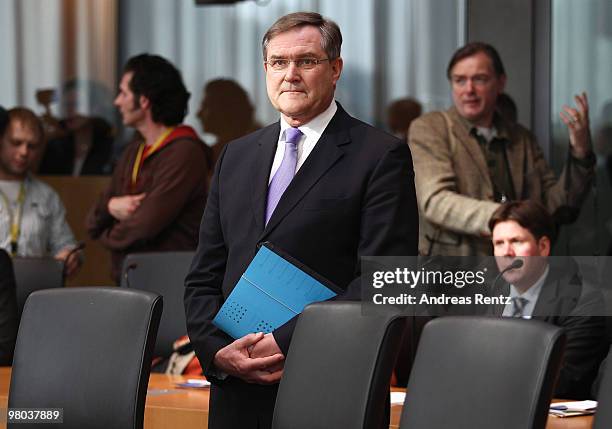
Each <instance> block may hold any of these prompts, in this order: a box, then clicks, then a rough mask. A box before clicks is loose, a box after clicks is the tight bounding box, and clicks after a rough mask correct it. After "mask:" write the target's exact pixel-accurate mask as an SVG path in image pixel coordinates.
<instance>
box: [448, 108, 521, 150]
mask: <svg viewBox="0 0 612 429" xmlns="http://www.w3.org/2000/svg"><path fill="white" fill-rule="evenodd" d="M449 111H450V112H452V113H453V114H455V115H456V117H457V118H458V119H459V123H460V124H461V126H463V128H465V130H466V131H467V132H468V133H470V132H471V130H472V129H477V128H478V127H476V126H475V125H474V124H473V123H472V122H470V121H468V120H467V119H465V118H464V117H463V116H461V115H460V114H459V111H458V110H457V108H456V107H455V106H452V107H451V108H450V109H449ZM492 128H494V129H495V130H496V135H494V136H493V137H497V138H500V139H504V140H508V141H510V142H511V141H512V139H511V138H510V132H509V128H508V124H507V123H506V121H504V119H503V118H502V117H501V116H500V115H499V114H498V113H497V112H495V113H493V124H492Z"/></svg>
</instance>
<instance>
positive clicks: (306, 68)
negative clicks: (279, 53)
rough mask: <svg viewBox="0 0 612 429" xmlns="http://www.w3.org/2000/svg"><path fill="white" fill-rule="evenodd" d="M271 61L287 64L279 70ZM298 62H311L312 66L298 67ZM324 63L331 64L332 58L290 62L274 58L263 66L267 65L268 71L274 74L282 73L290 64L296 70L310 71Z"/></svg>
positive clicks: (302, 65)
mask: <svg viewBox="0 0 612 429" xmlns="http://www.w3.org/2000/svg"><path fill="white" fill-rule="evenodd" d="M273 61H287V64H286V65H285V66H283V67H281V68H276V67H275V66H274V65H273V64H272V62H273ZM300 61H312V62H313V64H312V66H305V65H304V64H301V65H300ZM325 61H330V62H331V61H332V58H321V59H319V58H298V59H297V60H290V59H287V58H274V59H272V60H268V61H264V64H266V65H268V66H269V67H270V69H271V70H272V71H274V72H282V71H285V70H287V69H288V68H289V65H290V64H291V63H293V64H295V67H296V68H297V69H298V70H312V69H314V68H315V67H317V66H318V65H319V64H321V63H323V62H325Z"/></svg>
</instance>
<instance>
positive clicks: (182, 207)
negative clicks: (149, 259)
mask: <svg viewBox="0 0 612 429" xmlns="http://www.w3.org/2000/svg"><path fill="white" fill-rule="evenodd" d="M181 128H183V127H181ZM184 128H187V127H184ZM182 134H183V136H178V137H177V138H175V139H172V134H171V137H170V138H171V140H170V141H169V142H168V144H166V145H165V146H163V147H162V148H160V149H159V150H158V151H157V152H155V153H153V154H152V155H151V156H150V157H148V158H146V159H145V161H144V163H143V164H142V167H141V168H140V171H139V174H138V180H137V182H136V183H135V185H134V186H132V184H131V177H132V169H133V165H134V161H135V159H136V154H137V152H138V147H139V145H140V143H141V141H134V142H132V143H130V144H129V145H128V147H127V148H126V149H125V151H124V153H123V155H122V156H121V159H120V160H119V162H118V164H117V166H116V167H115V171H114V174H113V178H112V181H111V184H110V186H109V187H108V189H106V191H105V192H104V193H102V195H100V198H99V200H98V202H97V203H96V204H95V205H94V207H92V209H91V210H90V212H89V215H88V216H87V230H88V232H89V235H90V237H91V238H93V239H97V240H100V242H101V243H102V244H103V245H104V246H105V247H107V248H108V249H109V250H110V251H111V253H112V277H113V279H114V280H115V281H116V282H117V283H119V280H120V278H119V277H120V274H121V265H122V263H123V258H124V257H125V255H127V254H128V253H135V252H154V251H173V250H194V249H195V248H196V246H197V244H198V230H199V226H200V220H201V219H202V213H203V211H204V205H205V204H206V196H207V188H208V186H207V183H208V182H207V177H208V172H209V170H210V168H211V166H210V162H211V161H210V156H209V153H210V152H209V149H208V147H207V146H205V144H204V143H203V142H202V141H201V140H199V139H198V138H197V135H196V134H195V132H193V135H192V136H185V134H189V133H182ZM143 192H144V193H146V196H145V198H144V199H143V200H142V203H141V205H140V207H138V209H136V211H135V212H134V214H133V215H132V216H131V217H130V218H129V219H127V220H124V221H119V220H117V219H115V218H114V217H112V216H111V214H110V213H109V212H108V208H107V206H108V200H109V199H110V198H112V197H116V196H122V195H135V194H140V193H143Z"/></svg>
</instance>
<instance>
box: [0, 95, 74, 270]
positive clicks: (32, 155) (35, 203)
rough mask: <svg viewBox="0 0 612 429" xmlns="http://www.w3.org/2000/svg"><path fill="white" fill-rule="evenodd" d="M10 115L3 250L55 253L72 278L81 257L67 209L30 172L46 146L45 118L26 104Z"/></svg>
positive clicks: (3, 162) (0, 221)
mask: <svg viewBox="0 0 612 429" xmlns="http://www.w3.org/2000/svg"><path fill="white" fill-rule="evenodd" d="M8 117H9V123H8V126H7V128H6V130H5V131H4V133H3V135H2V136H0V137H1V138H0V197H1V200H2V201H1V203H2V206H1V207H2V209H1V210H0V248H2V249H5V250H6V251H7V252H9V253H10V254H11V255H13V256H24V257H29V256H38V257H40V256H53V257H55V258H56V259H58V260H60V261H62V262H64V264H65V267H66V268H65V272H66V274H67V275H68V276H71V275H73V274H75V273H76V271H77V270H78V268H79V267H80V265H81V258H80V251H79V252H72V250H73V249H74V248H75V247H76V245H77V243H76V241H75V239H74V235H73V234H72V231H71V230H70V226H68V223H67V222H66V216H65V212H66V210H65V209H64V205H63V204H62V202H61V200H60V198H59V196H58V195H57V193H56V192H55V191H54V190H53V189H51V187H50V186H48V185H47V184H45V183H43V182H41V181H40V180H38V179H36V178H34V177H33V176H32V174H31V169H32V167H33V166H35V165H36V164H37V162H38V160H39V158H40V156H41V154H42V151H43V149H44V134H43V126H42V122H41V121H40V119H39V118H38V117H37V116H36V115H35V114H34V112H32V111H31V110H28V109H25V108H22V107H17V108H14V109H11V110H9V112H8Z"/></svg>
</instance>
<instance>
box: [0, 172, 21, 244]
mask: <svg viewBox="0 0 612 429" xmlns="http://www.w3.org/2000/svg"><path fill="white" fill-rule="evenodd" d="M0 195H2V200H3V201H4V205H5V206H6V211H7V212H8V215H9V222H10V224H11V256H15V255H16V254H17V241H18V240H19V234H20V233H21V217H22V216H21V215H22V214H23V202H24V201H25V196H26V190H25V181H23V182H21V185H20V186H19V194H18V195H17V212H16V213H13V209H12V208H11V203H10V201H9V199H8V197H7V196H6V194H5V193H4V192H2V191H0Z"/></svg>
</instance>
